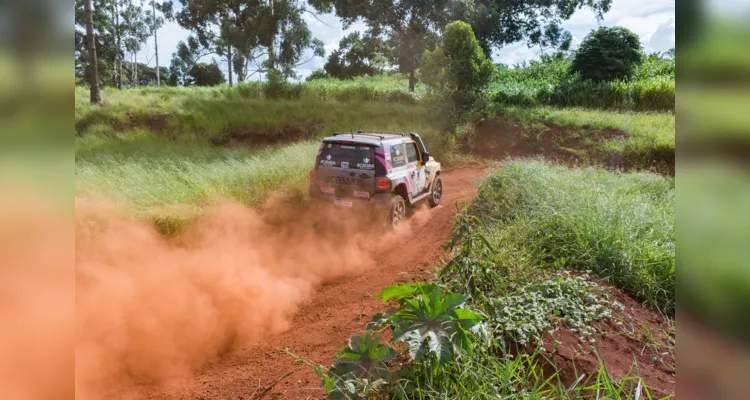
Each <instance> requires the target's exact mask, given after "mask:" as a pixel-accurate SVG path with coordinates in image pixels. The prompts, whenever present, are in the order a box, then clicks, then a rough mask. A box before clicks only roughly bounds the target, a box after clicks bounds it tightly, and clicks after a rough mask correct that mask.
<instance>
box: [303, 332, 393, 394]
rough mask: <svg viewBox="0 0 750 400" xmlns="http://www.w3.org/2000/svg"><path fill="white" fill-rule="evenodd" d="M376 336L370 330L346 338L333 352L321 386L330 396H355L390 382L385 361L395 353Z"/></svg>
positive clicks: (389, 374)
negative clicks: (335, 352)
mask: <svg viewBox="0 0 750 400" xmlns="http://www.w3.org/2000/svg"><path fill="white" fill-rule="evenodd" d="M380 339H381V338H380V336H379V335H373V334H372V333H370V332H365V333H363V334H361V335H354V336H352V337H351V338H349V345H348V346H346V347H344V348H343V349H341V351H339V352H338V354H336V362H335V363H334V364H333V366H332V367H331V368H330V369H329V370H328V374H327V376H326V377H325V378H323V386H325V388H326V391H327V392H328V394H329V397H330V398H331V399H359V398H361V396H362V395H367V392H369V391H372V390H377V389H378V387H380V386H382V385H383V384H385V383H387V382H389V381H390V379H391V371H390V370H389V369H388V364H387V363H388V362H389V361H391V360H393V359H394V358H396V356H398V352H396V350H394V349H393V348H391V347H390V346H388V345H387V344H381V343H380ZM316 372H319V371H316ZM321 374H322V373H321Z"/></svg>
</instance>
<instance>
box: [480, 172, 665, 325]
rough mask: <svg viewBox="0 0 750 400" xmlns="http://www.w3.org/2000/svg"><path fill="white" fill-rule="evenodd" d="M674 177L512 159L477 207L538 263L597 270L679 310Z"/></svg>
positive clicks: (499, 238) (504, 238)
mask: <svg viewBox="0 0 750 400" xmlns="http://www.w3.org/2000/svg"><path fill="white" fill-rule="evenodd" d="M674 188H675V186H674V179H673V178H667V177H663V176H659V175H655V174H651V173H628V174H620V173H612V172H607V171H605V170H602V169H598V168H586V169H572V170H571V169H568V168H566V167H564V166H558V165H554V164H549V163H546V162H543V161H539V160H537V161H528V160H526V161H524V160H516V161H510V162H507V163H505V164H504V165H503V166H502V169H501V171H500V172H499V173H497V174H494V175H492V176H490V177H489V178H488V179H487V181H486V182H485V183H484V184H483V185H482V186H481V187H480V190H479V193H478V195H477V198H476V200H475V202H474V204H473V206H472V212H474V213H476V214H477V215H478V216H479V217H480V218H483V219H485V220H487V222H489V225H490V227H491V228H490V229H489V232H488V236H489V237H490V240H491V241H494V243H495V244H496V245H497V246H502V247H505V248H506V249H510V250H509V252H510V253H514V252H518V253H520V254H525V255H527V256H528V257H529V259H530V260H532V263H533V264H534V265H548V266H561V267H566V268H567V267H572V268H575V269H579V270H590V271H592V272H593V273H596V274H597V275H599V276H600V277H602V278H603V279H605V280H607V281H609V282H611V283H612V284H613V285H615V286H617V287H619V288H621V289H623V290H625V291H626V292H628V293H630V294H631V295H632V296H633V297H635V298H636V299H639V300H641V301H644V302H645V303H647V304H648V305H649V306H651V307H653V308H655V309H657V310H659V311H660V312H662V313H664V314H665V315H670V314H673V313H674V309H675V232H674V219H675V209H674V206H675V196H674Z"/></svg>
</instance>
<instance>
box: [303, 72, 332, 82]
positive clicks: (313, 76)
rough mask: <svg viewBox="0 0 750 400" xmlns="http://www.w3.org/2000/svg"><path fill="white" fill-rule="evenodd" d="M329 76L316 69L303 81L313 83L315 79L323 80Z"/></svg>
mask: <svg viewBox="0 0 750 400" xmlns="http://www.w3.org/2000/svg"><path fill="white" fill-rule="evenodd" d="M329 77H330V75H328V74H327V73H326V72H325V71H324V70H322V69H316V70H315V71H313V72H312V73H311V74H310V75H308V76H307V79H305V80H306V81H307V82H310V81H314V80H315V79H325V78H329Z"/></svg>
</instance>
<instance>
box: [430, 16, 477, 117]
mask: <svg viewBox="0 0 750 400" xmlns="http://www.w3.org/2000/svg"><path fill="white" fill-rule="evenodd" d="M491 77H492V63H491V62H490V59H489V58H487V56H486V55H485V54H484V51H483V50H482V48H481V46H479V42H478V41H477V39H476V37H475V36H474V31H472V29H471V25H469V24H467V23H465V22H463V21H455V22H451V23H450V24H448V25H447V26H446V27H445V30H444V31H443V37H442V43H441V47H439V48H437V49H435V50H433V51H431V52H430V51H425V52H424V54H423V55H422V63H421V69H420V79H421V80H422V81H423V82H424V83H425V84H427V85H428V86H429V88H430V93H431V95H433V96H434V97H435V98H436V99H437V103H438V105H439V107H440V108H441V111H443V112H445V114H446V115H447V116H448V120H449V122H450V124H451V126H458V125H460V124H462V123H465V122H468V121H470V120H471V119H472V118H473V117H475V116H477V115H481V114H483V113H484V112H486V111H487V110H488V108H489V104H490V101H489V97H488V96H487V93H486V87H487V85H488V84H489V82H490V79H491Z"/></svg>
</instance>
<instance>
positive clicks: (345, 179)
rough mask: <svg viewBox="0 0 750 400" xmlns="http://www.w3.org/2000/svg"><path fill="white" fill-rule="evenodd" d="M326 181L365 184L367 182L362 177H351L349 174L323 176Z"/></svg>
mask: <svg viewBox="0 0 750 400" xmlns="http://www.w3.org/2000/svg"><path fill="white" fill-rule="evenodd" d="M323 181H324V182H325V183H331V184H334V185H357V186H364V184H365V182H364V181H363V180H362V179H357V178H350V177H348V176H330V175H329V176H326V177H325V178H323Z"/></svg>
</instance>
